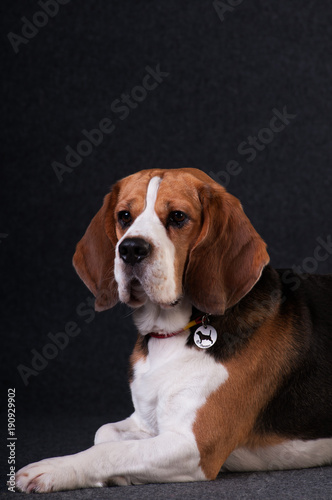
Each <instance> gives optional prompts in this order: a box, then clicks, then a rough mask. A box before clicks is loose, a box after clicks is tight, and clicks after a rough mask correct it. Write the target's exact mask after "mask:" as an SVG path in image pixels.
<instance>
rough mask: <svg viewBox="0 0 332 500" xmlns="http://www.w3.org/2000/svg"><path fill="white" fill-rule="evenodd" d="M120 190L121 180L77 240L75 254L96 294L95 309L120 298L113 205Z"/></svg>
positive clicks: (80, 272)
mask: <svg viewBox="0 0 332 500" xmlns="http://www.w3.org/2000/svg"><path fill="white" fill-rule="evenodd" d="M119 190H120V187H119V183H118V184H115V186H114V187H113V189H112V191H111V192H110V193H109V194H107V195H106V196H105V198H104V203H103V206H102V207H101V209H100V210H99V211H98V212H97V214H96V215H95V216H94V218H93V219H92V221H91V222H90V224H89V226H88V228H87V230H86V232H85V234H84V236H83V238H82V239H81V240H80V241H79V242H78V244H77V246H76V252H75V254H74V257H73V265H74V267H75V269H76V272H77V274H78V275H79V277H80V278H81V279H82V281H83V282H84V283H85V284H86V286H87V287H88V288H89V290H90V291H91V292H92V293H93V295H94V296H95V297H96V300H95V310H96V311H104V310H106V309H110V308H111V307H113V306H115V304H116V303H117V302H118V300H119V298H118V289H117V283H116V281H115V278H114V258H115V246H116V243H117V237H116V232H115V216H114V209H115V205H116V203H117V199H118V194H119Z"/></svg>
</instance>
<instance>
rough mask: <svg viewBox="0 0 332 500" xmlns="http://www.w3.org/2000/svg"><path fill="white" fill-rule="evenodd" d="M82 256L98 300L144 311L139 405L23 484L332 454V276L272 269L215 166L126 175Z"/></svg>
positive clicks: (136, 358)
mask: <svg viewBox="0 0 332 500" xmlns="http://www.w3.org/2000/svg"><path fill="white" fill-rule="evenodd" d="M73 262H74V266H75V268H76V271H77V273H78V274H79V276H80V277H81V278H82V280H83V281H84V283H85V284H86V285H87V287H88V288H89V289H90V290H91V292H92V293H93V294H94V296H95V298H96V299H95V308H96V310H97V311H104V310H106V309H109V308H111V307H113V306H114V305H115V304H116V303H117V302H118V301H119V300H120V301H121V302H124V303H125V304H127V305H128V306H130V307H132V308H133V309H134V314H133V318H134V322H135V324H136V326H137V329H138V338H137V343H136V346H135V349H134V351H133V354H132V356H131V359H130V386H131V391H132V399H133V403H134V407H135V412H134V413H133V414H132V415H131V416H130V417H129V418H127V419H126V420H124V421H121V422H118V423H111V424H106V425H104V426H102V427H101V428H100V429H99V430H98V431H97V433H96V436H95V444H94V446H92V447H91V448H89V449H88V450H86V451H83V452H80V453H77V454H75V455H69V456H64V457H56V458H51V459H46V460H42V461H40V462H37V463H34V464H31V465H28V466H26V467H24V468H23V469H21V470H20V471H19V472H18V473H17V479H16V481H17V487H18V488H19V489H20V490H21V491H25V492H48V491H57V490H68V489H75V488H90V487H97V486H99V487H100V486H106V485H110V484H117V485H128V484H140V483H148V482H171V481H172V482H173V481H202V480H211V479H215V478H216V476H217V475H218V473H219V472H220V471H223V470H229V471H261V470H272V469H290V468H302V467H314V466H321V465H325V464H331V463H332V369H331V368H332V365H331V363H332V275H329V276H317V275H316V276H315V275H311V276H306V279H303V277H301V276H300V275H296V274H294V273H293V271H291V270H278V271H277V270H274V269H272V267H270V265H269V256H268V253H267V251H266V244H265V243H264V241H263V240H262V238H261V237H260V236H259V235H258V234H257V232H256V231H255V229H254V228H253V226H252V225H251V223H250V222H249V220H248V218H247V217H246V215H245V214H244V212H243V210H242V207H241V204H240V202H239V201H238V200H237V199H236V198H235V197H234V196H232V195H231V194H229V193H228V192H226V190H225V189H224V188H223V187H222V186H220V185H219V184H217V183H216V182H214V181H213V180H212V179H211V178H210V177H209V176H208V175H206V174H205V173H204V172H201V171H200V170H196V169H191V168H184V169H177V170H175V169H174V170H161V169H153V170H143V171H141V172H138V173H136V174H134V175H131V176H129V177H126V178H125V179H122V180H120V181H119V182H117V183H116V184H115V185H114V186H113V189H112V191H111V192H110V193H109V194H107V195H106V197H105V199H104V203H103V206H102V207H101V209H100V210H99V212H98V213H97V214H96V215H95V217H94V218H93V219H92V221H91V223H90V225H89V227H88V229H87V231H86V233H85V235H84V236H83V238H82V239H81V241H80V242H79V243H78V245H77V249H76V253H75V255H74V260H73ZM120 334H121V332H120Z"/></svg>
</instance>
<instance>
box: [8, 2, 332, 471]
mask: <svg viewBox="0 0 332 500" xmlns="http://www.w3.org/2000/svg"><path fill="white" fill-rule="evenodd" d="M42 3H43V1H41V4H42ZM222 3H223V2H219V4H220V5H221V4H222ZM235 3H236V2H231V1H229V2H227V1H226V0H225V2H224V4H225V5H228V8H227V9H225V8H223V7H221V6H220V5H219V6H218V5H217V4H213V2H210V1H209V2H205V1H196V0H195V1H191V2H182V3H181V2H178V1H175V0H169V1H167V2H166V1H165V2H164V1H162V2H152V1H127V2H123V1H112V2H106V1H104V2H103V1H101V0H84V1H83V2H75V1H68V2H67V3H65V2H64V1H63V4H61V5H60V4H57V5H58V7H59V8H58V12H57V13H56V14H55V15H53V17H52V16H51V15H49V16H48V21H47V23H46V25H45V26H43V27H40V28H38V32H37V33H35V34H34V35H33V34H31V33H33V29H31V28H30V31H29V30H28V31H26V33H28V34H30V35H29V36H30V38H26V37H25V40H26V41H25V42H19V43H16V42H15V43H16V45H15V43H14V42H13V37H12V36H9V37H8V34H9V33H10V32H12V33H14V34H16V35H19V36H23V34H22V29H23V26H24V23H25V21H24V20H22V19H21V18H23V17H25V18H26V19H27V20H29V21H31V20H32V19H33V18H34V17H33V16H34V15H35V13H36V12H38V11H42V10H43V9H42V8H41V6H40V5H39V4H38V2H37V1H23V0H17V1H15V2H12V1H9V0H2V4H1V11H2V14H3V16H2V17H3V26H2V40H3V51H2V54H3V58H2V77H3V88H4V114H3V120H2V123H3V129H2V151H1V152H2V161H3V164H2V182H1V205H2V209H1V225H0V233H1V234H0V260H1V283H2V288H3V292H4V294H3V298H2V300H1V305H2V313H1V330H2V344H3V347H2V363H1V364H2V369H3V375H2V389H3V398H2V401H3V404H2V410H3V411H4V415H6V398H7V390H8V388H11V387H14V388H15V389H16V407H17V410H16V411H17V416H18V421H19V422H23V421H25V418H28V416H29V415H30V416H31V415H38V416H39V418H42V416H43V415H44V416H45V418H46V420H47V416H51V415H52V416H54V415H62V417H61V418H66V416H67V415H69V414H76V415H94V416H96V418H97V419H100V425H101V424H102V423H105V422H107V421H111V420H117V419H122V418H124V417H126V416H128V415H129V413H130V411H131V409H132V407H131V400H130V392H129V386H128V383H127V367H128V357H129V354H130V352H131V349H132V347H133V345H134V342H135V339H136V332H135V329H134V326H133V324H132V321H131V318H130V315H129V313H130V311H129V310H128V309H127V308H126V307H125V306H121V305H118V306H116V307H115V308H114V309H113V310H110V311H108V312H104V313H98V314H96V315H93V314H92V313H91V309H92V308H91V305H90V306H89V305H87V304H88V303H87V301H88V300H89V298H91V294H90V292H89V291H88V290H87V288H86V287H85V285H84V284H83V283H82V282H81V281H80V279H79V278H78V276H77V275H76V273H75V271H74V269H73V267H72V264H71V260H72V256H73V253H74V251H75V245H76V243H77V242H78V241H79V239H80V238H81V237H82V235H83V233H84V231H85V229H86V227H87V226H88V224H89V222H90V220H91V218H92V217H93V216H94V214H95V213H96V212H97V210H98V209H99V208H100V206H101V204H102V200H103V196H104V195H105V194H106V193H107V192H108V191H109V188H110V186H111V185H112V184H113V183H114V182H115V181H116V180H118V179H119V178H121V177H124V176H126V175H129V174H132V173H134V172H137V171H138V170H141V169H144V168H154V167H158V168H179V167H196V168H200V169H202V170H204V171H205V172H206V173H208V174H210V175H212V176H214V177H215V178H219V179H220V181H221V182H223V183H224V184H225V185H227V189H228V190H229V191H230V192H231V193H232V194H234V195H235V196H237V197H238V198H239V199H240V200H241V202H242V204H243V206H244V210H245V212H246V214H247V215H248V216H249V218H250V219H251V221H252V223H253V225H254V227H255V228H256V230H257V231H258V232H259V233H260V234H261V236H262V237H263V238H264V239H265V241H266V242H267V244H268V250H269V253H270V257H271V263H272V265H273V266H274V267H292V266H293V265H296V266H300V267H303V264H304V263H305V264H306V265H310V262H311V263H312V262H313V260H312V258H313V256H314V251H315V249H316V247H317V245H318V241H319V240H317V238H321V239H322V240H324V241H327V239H328V236H329V235H331V232H332V229H331V221H332V207H331V188H332V169H331V160H332V141H331V130H332V118H331V116H332V98H331V82H332V43H331V25H332V4H331V3H330V2H328V1H321V2H311V1H303V0H292V2H286V1H269V2H263V1H259V0H243V1H242V2H237V4H238V5H236V6H233V7H232V5H235ZM35 19H37V22H39V23H40V24H42V23H43V16H39V18H38V16H37V17H35ZM44 20H45V18H44ZM31 30H32V31H31ZM16 40H17V39H16ZM14 46H15V47H16V49H15V48H14ZM16 52H17V53H16ZM151 72H152V73H153V72H154V73H158V72H159V77H155V78H157V79H155V80H153V77H151V78H150V79H149V83H150V85H151V84H152V83H153V81H156V82H157V83H158V85H157V86H155V88H154V89H152V90H147V91H146V92H145V94H146V95H144V91H142V90H141V91H140V90H137V89H136V90H134V89H135V88H136V87H137V86H142V82H143V81H147V80H144V78H145V77H146V75H147V74H148V73H150V74H151ZM160 72H161V73H160ZM160 74H162V76H160ZM158 78H159V80H162V81H158ZM132 93H133V94H134V95H135V96H136V97H137V99H136V100H135V99H134V98H132V100H131V102H133V103H134V104H135V106H132V107H130V106H129V105H128V112H127V113H126V112H125V111H123V112H122V113H120V112H119V111H114V109H116V107H117V106H120V104H117V102H116V103H115V101H116V100H121V99H122V95H123V94H129V95H132ZM285 110H286V111H285ZM278 113H279V114H282V113H284V114H285V113H286V115H287V114H288V115H291V118H288V119H287V118H284V125H285V126H284V128H283V129H282V130H281V131H278V132H273V131H272V133H271V132H269V131H266V129H271V127H270V123H271V119H272V118H273V117H274V116H276V115H278ZM125 114H126V116H125V117H124V115H125ZM288 115H287V116H288ZM106 118H108V119H109V120H111V121H112V126H113V127H114V129H113V131H112V132H108V133H104V134H103V138H102V140H101V142H100V143H99V144H98V145H92V146H91V152H89V153H88V154H86V155H85V156H84V157H83V156H82V159H81V162H80V163H79V164H78V165H77V166H76V167H73V168H72V171H71V172H69V171H66V172H64V173H63V175H61V176H60V177H61V179H60V178H59V174H58V175H57V174H56V172H55V167H54V165H55V164H54V162H57V164H60V163H61V164H62V165H66V155H67V154H68V150H66V147H67V146H69V149H70V148H73V150H75V151H76V150H77V146H78V144H79V143H80V141H82V140H85V139H87V137H86V136H85V135H84V133H83V130H86V131H87V132H91V130H92V129H97V128H98V127H99V124H100V122H101V121H102V120H104V119H106ZM287 120H288V122H289V123H285V122H286V121H287ZM103 123H106V122H103ZM107 123H108V125H109V127H110V123H109V122H107ZM277 124H278V126H280V124H281V121H280V120H279V121H278V122H277ZM262 129H265V132H264V131H263V132H262ZM258 135H259V136H260V137H261V138H262V140H265V144H264V143H263V142H262V141H260V142H259V144H260V146H259V147H260V149H255V148H254V151H255V152H254V153H252V154H251V155H249V153H247V154H244V152H243V151H244V149H245V148H246V147H247V146H245V145H244V144H243V143H246V142H248V137H249V136H256V137H257V136H258ZM99 137H100V136H99ZM249 140H250V139H249ZM96 142H98V140H97V139H96ZM241 144H242V146H241ZM262 145H263V146H264V147H263V148H262ZM248 147H249V146H248ZM87 148H88V147H87ZM253 156H254V158H252V157H253ZM249 159H251V161H248V160H249ZM77 161H79V160H77ZM235 162H236V163H235ZM230 165H232V167H230ZM67 167H68V165H67ZM227 169H228V170H229V171H230V170H232V169H233V170H232V172H233V173H231V174H229V175H228V177H227V175H225V172H227ZM235 171H236V172H237V173H236V174H235V173H234V172H235ZM60 180H61V182H60ZM308 258H311V259H308ZM316 264H317V265H316V266H315V267H316V272H318V273H328V272H332V255H329V258H327V259H326V260H324V261H321V262H316ZM313 265H314V264H313ZM82 303H84V305H82ZM77 308H79V311H80V312H79V313H78V312H77ZM87 310H90V313H87ZM84 312H85V314H84ZM72 322H75V323H76V324H77V328H79V329H80V332H79V334H77V335H76V336H75V337H70V338H69V341H68V345H67V346H66V347H65V348H63V349H62V350H61V349H59V350H58V354H57V355H56V356H55V357H54V358H53V359H49V360H48V364H47V366H45V367H44V368H42V369H40V370H39V371H37V373H36V374H34V375H31V376H29V377H28V380H27V385H26V384H25V383H24V382H23V379H22V376H21V375H20V373H19V371H18V366H20V365H24V366H25V367H27V368H32V365H31V362H32V358H33V353H32V350H35V351H33V352H38V353H41V352H42V350H43V348H44V347H45V345H46V344H49V343H52V342H51V341H50V337H49V333H52V334H53V335H55V334H57V333H58V332H64V331H65V329H66V327H68V324H69V323H72ZM76 331H77V330H76ZM59 418H60V417H59ZM98 423H99V420H98ZM4 425H5V424H4ZM22 429H23V423H21V430H22ZM94 430H96V429H92V430H91V431H94ZM22 432H23V431H22ZM41 432H42V431H41ZM47 432H49V429H48V431H47ZM77 451H78V450H77ZM21 465H24V464H21Z"/></svg>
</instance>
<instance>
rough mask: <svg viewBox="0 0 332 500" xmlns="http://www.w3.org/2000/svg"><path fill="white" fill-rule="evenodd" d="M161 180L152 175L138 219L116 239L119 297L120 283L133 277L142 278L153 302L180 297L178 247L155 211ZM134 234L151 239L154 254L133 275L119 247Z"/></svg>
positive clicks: (134, 268)
mask: <svg viewBox="0 0 332 500" xmlns="http://www.w3.org/2000/svg"><path fill="white" fill-rule="evenodd" d="M161 182H162V180H161V178H160V177H153V178H152V179H151V180H150V182H149V184H148V188H147V193H146V203H145V208H144V210H143V212H142V213H141V214H140V215H139V216H138V217H137V218H136V219H135V221H134V222H133V224H132V225H131V226H130V227H129V229H128V231H126V233H125V234H124V235H123V236H122V238H121V239H120V240H119V241H118V243H117V252H116V259H115V278H116V281H117V282H118V284H119V293H120V298H121V287H122V286H123V287H126V282H127V281H128V279H130V278H132V277H136V278H138V279H139V281H140V283H141V284H142V286H143V289H144V291H145V293H146V294H147V295H148V297H149V298H150V300H151V301H152V302H156V303H158V304H170V303H172V302H174V301H175V300H177V299H178V298H179V295H180V294H181V290H176V282H175V247H174V245H173V243H172V241H171V240H170V238H169V237H168V234H167V231H166V228H165V227H164V225H163V224H162V222H161V221H160V219H159V217H158V215H157V213H156V211H155V204H156V200H157V196H158V189H159V186H160V183H161ZM132 237H139V238H142V239H144V240H146V241H148V243H150V245H151V247H152V249H151V255H149V257H147V258H146V259H144V261H142V262H141V263H139V264H137V265H135V266H134V267H133V268H132V271H131V272H130V275H128V272H129V271H128V269H129V268H128V265H127V264H125V263H124V262H123V261H122V260H121V259H120V257H119V252H118V248H119V245H120V244H121V242H122V241H123V240H124V239H126V238H132ZM123 296H125V294H124V295H123Z"/></svg>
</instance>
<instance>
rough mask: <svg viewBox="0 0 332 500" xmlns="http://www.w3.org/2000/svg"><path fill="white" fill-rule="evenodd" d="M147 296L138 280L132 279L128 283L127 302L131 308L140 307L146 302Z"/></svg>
mask: <svg viewBox="0 0 332 500" xmlns="http://www.w3.org/2000/svg"><path fill="white" fill-rule="evenodd" d="M147 298H148V297H147V295H146V293H145V291H144V289H143V287H142V285H141V283H140V282H139V280H138V279H136V278H134V279H132V280H131V282H130V283H129V301H128V305H129V306H131V307H140V306H142V305H144V304H145V302H146V301H147Z"/></svg>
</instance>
